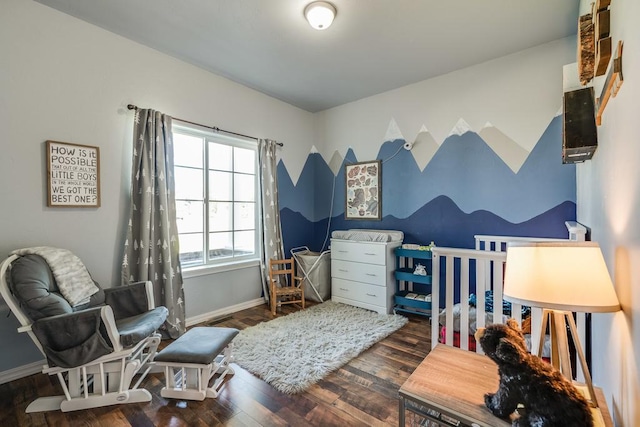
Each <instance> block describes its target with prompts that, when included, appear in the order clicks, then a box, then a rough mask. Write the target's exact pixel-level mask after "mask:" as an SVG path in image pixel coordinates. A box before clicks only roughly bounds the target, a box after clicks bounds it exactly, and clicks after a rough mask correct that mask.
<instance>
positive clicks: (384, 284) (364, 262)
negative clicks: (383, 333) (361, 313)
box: [331, 239, 402, 314]
mask: <svg viewBox="0 0 640 427" xmlns="http://www.w3.org/2000/svg"><path fill="white" fill-rule="evenodd" d="M401 244H402V242H400V241H394V242H384V243H382V242H359V241H354V240H342V239H331V299H332V300H333V301H337V302H341V303H345V304H350V305H355V306H358V307H362V308H366V309H368V310H373V311H377V312H378V313H387V314H389V313H391V312H392V310H393V306H394V301H393V295H394V293H395V279H394V276H393V272H394V270H395V255H394V252H393V251H394V249H395V248H397V247H398V246H400V245H401Z"/></svg>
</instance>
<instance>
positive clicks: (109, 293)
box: [104, 281, 155, 320]
mask: <svg viewBox="0 0 640 427" xmlns="http://www.w3.org/2000/svg"><path fill="white" fill-rule="evenodd" d="M104 297H105V303H106V304H107V305H108V306H110V307H111V308H112V309H113V315H114V317H115V319H116V320H120V319H124V318H126V317H131V316H137V315H139V314H142V313H146V312H147V311H149V310H153V309H154V307H155V301H154V298H153V286H152V284H151V282H149V281H146V282H134V283H131V284H128V285H124V286H116V287H114V288H107V289H105V290H104Z"/></svg>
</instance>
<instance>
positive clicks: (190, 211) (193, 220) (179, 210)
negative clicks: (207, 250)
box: [176, 200, 204, 233]
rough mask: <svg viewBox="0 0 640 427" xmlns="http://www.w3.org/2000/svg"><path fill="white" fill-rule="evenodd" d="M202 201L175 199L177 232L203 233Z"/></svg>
mask: <svg viewBox="0 0 640 427" xmlns="http://www.w3.org/2000/svg"><path fill="white" fill-rule="evenodd" d="M203 207H204V203H203V202H191V201H186V200H176V222H177V223H178V232H179V233H204V209H203Z"/></svg>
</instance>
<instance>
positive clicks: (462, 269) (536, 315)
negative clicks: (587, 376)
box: [431, 222, 586, 381]
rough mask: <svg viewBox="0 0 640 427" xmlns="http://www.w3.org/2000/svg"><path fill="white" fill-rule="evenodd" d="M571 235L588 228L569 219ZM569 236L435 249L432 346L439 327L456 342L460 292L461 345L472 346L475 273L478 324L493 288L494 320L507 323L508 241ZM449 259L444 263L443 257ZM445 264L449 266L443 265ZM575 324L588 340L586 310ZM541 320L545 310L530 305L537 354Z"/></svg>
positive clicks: (517, 313)
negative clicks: (504, 291) (471, 297)
mask: <svg viewBox="0 0 640 427" xmlns="http://www.w3.org/2000/svg"><path fill="white" fill-rule="evenodd" d="M566 225H567V228H568V230H569V239H568V240H575V241H583V240H585V231H586V229H585V228H584V227H583V226H582V225H580V224H578V223H575V222H567V223H566ZM558 240H567V239H544V238H533V237H531V238H530V237H509V236H487V235H476V236H475V242H476V243H475V246H476V248H475V249H460V248H447V247H435V248H433V249H432V252H433V254H432V255H433V259H432V263H433V264H432V265H433V280H432V283H433V284H434V285H433V286H432V294H431V301H432V303H431V306H432V310H431V313H433V315H432V318H431V319H432V320H431V321H432V327H431V347H432V348H434V347H435V346H436V345H437V344H438V343H439V342H441V339H440V326H443V327H444V329H445V334H444V336H443V339H444V341H443V342H441V343H443V344H445V345H451V346H452V345H454V329H455V328H454V310H453V308H454V305H455V304H454V296H455V294H456V293H459V298H457V299H458V300H459V301H460V302H459V309H460V319H459V320H460V326H459V334H460V340H459V346H460V348H461V349H463V350H469V342H468V339H467V337H468V336H469V333H470V328H469V324H470V316H469V312H470V308H471V306H470V304H469V294H470V292H469V284H470V283H471V282H472V278H473V277H474V276H475V282H476V290H475V295H476V307H475V324H476V326H477V327H478V328H480V327H484V326H486V321H485V319H486V317H485V315H486V313H485V303H486V301H485V291H488V290H492V291H493V317H492V322H493V323H502V322H503V308H502V300H503V294H502V284H503V276H504V266H505V260H506V248H507V245H508V243H509V242H518V241H520V242H522V241H527V242H539V241H558ZM443 258H444V261H441V260H442V259H443ZM441 263H442V264H443V265H444V268H443V269H442V268H441ZM441 277H444V284H445V286H444V303H445V304H444V307H440V296H441V295H440V286H436V284H438V283H441ZM442 310H444V313H445V316H443V317H445V322H444V324H442V325H439V324H438V323H439V322H438V319H439V316H438V314H439V313H441V312H442ZM521 312H522V307H521V306H520V305H519V304H512V311H511V313H512V314H511V317H513V318H514V319H516V321H517V322H518V324H521V323H522V316H521ZM576 317H577V318H576V323H577V325H578V334H579V339H580V342H581V343H585V342H586V340H585V337H586V333H585V331H586V316H585V314H584V313H576ZM541 324H542V309H539V308H535V307H532V308H531V340H530V342H531V346H532V347H531V350H532V353H535V354H540V353H539V349H538V343H539V342H540V335H541ZM476 351H477V352H478V353H481V352H482V349H481V348H480V346H477V347H476ZM583 351H584V349H583ZM577 379H578V380H579V381H584V377H583V374H582V370H581V369H580V366H579V364H578V366H577Z"/></svg>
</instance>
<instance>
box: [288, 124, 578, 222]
mask: <svg viewBox="0 0 640 427" xmlns="http://www.w3.org/2000/svg"><path fill="white" fill-rule="evenodd" d="M484 131H486V132H493V134H492V135H493V136H494V138H495V139H499V138H498V137H500V138H503V139H504V138H506V137H502V136H500V133H499V131H497V129H496V128H495V127H492V128H485V129H484ZM481 132H482V131H481ZM560 140H561V122H560V119H559V118H554V119H553V120H552V122H551V123H550V125H549V126H548V127H547V129H546V131H545V132H544V133H543V135H542V136H541V138H540V140H539V141H538V143H537V144H536V146H535V147H534V149H533V150H532V151H531V153H529V154H528V156H526V155H525V154H524V152H523V150H524V149H522V148H521V149H520V150H518V149H517V144H511V145H514V146H515V149H514V148H513V147H511V146H510V144H509V141H510V140H509V141H502V143H500V141H498V143H494V144H493V146H491V145H490V144H488V143H487V142H486V141H485V140H484V138H482V137H481V136H480V134H477V133H475V132H472V131H471V132H465V133H463V134H462V135H453V136H451V137H448V138H447V139H446V140H445V141H444V142H443V144H442V145H440V146H439V147H438V146H437V143H436V142H435V141H434V140H433V137H432V136H431V135H430V134H429V132H421V133H420V134H419V135H418V137H417V138H416V142H415V143H414V145H413V148H412V150H411V151H407V150H403V149H401V148H402V147H401V145H402V144H404V141H403V140H393V141H388V142H385V143H384V144H382V146H381V147H380V150H379V153H378V156H377V158H378V159H381V160H383V169H382V179H383V184H382V187H383V188H382V214H383V216H387V215H391V216H394V217H396V218H400V219H402V218H408V217H409V216H411V215H412V214H413V213H414V212H416V211H417V210H419V209H420V208H421V207H422V206H424V204H425V203H427V202H428V201H430V200H433V199H434V198H436V197H438V196H440V195H446V196H447V197H449V198H450V199H451V200H453V201H454V203H456V205H457V206H459V207H460V209H461V210H463V211H464V212H474V211H477V210H486V211H489V212H492V213H494V214H496V215H498V216H499V217H501V218H503V219H505V220H507V221H510V222H514V223H518V222H522V221H526V220H528V219H530V218H532V217H534V216H536V215H539V214H540V213H542V212H545V211H547V210H549V209H551V208H552V207H554V206H558V205H559V204H561V203H563V202H565V201H570V202H575V197H576V189H575V166H573V165H563V164H562V163H561V161H560V159H561V143H560ZM505 147H511V148H505ZM525 151H526V150H525ZM498 152H501V153H502V156H500V155H498ZM504 157H506V158H507V159H509V162H505V161H504ZM424 159H429V160H427V161H425V160H424ZM337 160H338V158H337V157H336V155H335V154H334V157H333V158H332V162H331V167H330V166H329V165H327V164H326V162H325V161H324V160H323V158H322V156H320V155H319V154H317V153H312V154H310V155H309V158H308V159H307V162H306V163H305V166H304V168H303V171H302V173H301V176H300V179H299V182H298V183H297V185H296V186H293V184H292V183H291V179H290V178H288V174H287V173H286V168H285V167H284V166H283V165H282V164H279V165H278V166H279V168H278V171H279V174H283V175H285V174H286V175H287V178H288V179H286V178H283V179H281V180H280V184H279V185H280V186H281V187H283V191H281V192H280V204H281V208H285V207H288V208H290V209H292V210H294V211H297V212H300V213H302V214H303V215H304V216H305V217H306V218H309V219H312V218H326V217H327V216H336V215H339V214H341V213H343V212H344V197H345V194H344V188H343V187H344V167H343V165H344V163H347V162H349V163H352V162H355V161H358V159H357V157H356V156H355V153H354V152H353V150H352V149H351V148H350V149H349V150H348V151H347V153H346V156H345V158H344V159H343V161H342V165H341V166H340V167H339V168H337V173H336V166H337ZM366 160H370V159H366ZM517 162H522V164H521V167H519V168H517V167H516V166H517ZM289 185H290V186H289ZM285 187H286V188H285ZM309 194H314V197H313V199H314V201H313V203H312V204H311V205H309V204H307V203H302V202H301V201H300V198H301V197H305V196H306V197H308V195H309ZM331 206H333V208H332V210H331V214H329V213H328V212H329V207H331Z"/></svg>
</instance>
